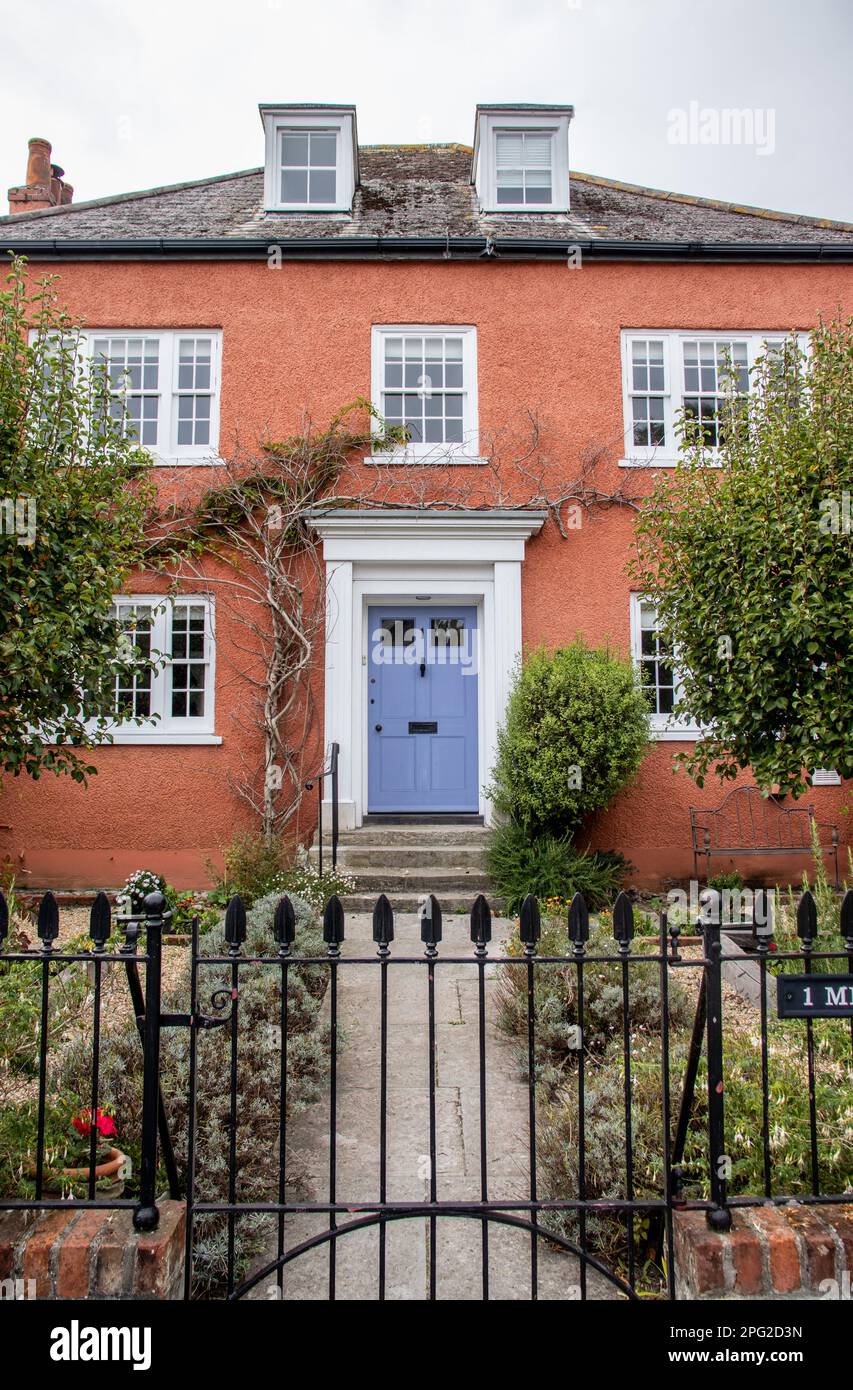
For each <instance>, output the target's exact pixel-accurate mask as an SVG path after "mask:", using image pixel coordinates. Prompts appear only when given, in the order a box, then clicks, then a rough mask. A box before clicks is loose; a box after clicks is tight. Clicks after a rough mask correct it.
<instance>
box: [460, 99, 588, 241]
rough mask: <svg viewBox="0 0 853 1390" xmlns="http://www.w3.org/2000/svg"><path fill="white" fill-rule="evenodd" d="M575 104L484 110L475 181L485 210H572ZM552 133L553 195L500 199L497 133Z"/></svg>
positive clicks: (477, 133) (477, 135)
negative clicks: (521, 200)
mask: <svg viewBox="0 0 853 1390" xmlns="http://www.w3.org/2000/svg"><path fill="white" fill-rule="evenodd" d="M573 114H574V113H573V110H572V108H571V107H559V108H557V109H555V110H547V109H546V110H539V111H536V110H533V111H513V109H512V108H511V107H507V108H505V109H493V110H480V109H479V108H478V115H477V127H476V131H475V136H474V146H475V150H474V160H473V171H474V173H475V177H474V182H475V183H476V186H477V192H478V194H479V198H480V206H481V210H482V211H483V212H485V213H488V214H489V216H493V215H498V216H500V214H502V213H504V214H506V213H508V214H510V215H511V216H513V217H515V216H518V215H519V214H523V215H524V216H526V217H536V216H540V215H541V214H542V213H554V212H558V213H563V214H567V213H568V211H569V124H570V121H571V119H572V115H573ZM528 131H529V132H530V133H531V134H535V135H550V137H551V199H550V201H549V202H547V203H499V202H498V200H497V140H496V139H495V136H496V135H497V134H517V133H521V134H526V133H527V132H528Z"/></svg>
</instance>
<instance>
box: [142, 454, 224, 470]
mask: <svg viewBox="0 0 853 1390" xmlns="http://www.w3.org/2000/svg"><path fill="white" fill-rule="evenodd" d="M224 462H225V460H224V459H223V458H221V457H220V456H219V454H191V455H187V454H152V455H151V466H152V467H153V468H221V467H222V465H223V464H224Z"/></svg>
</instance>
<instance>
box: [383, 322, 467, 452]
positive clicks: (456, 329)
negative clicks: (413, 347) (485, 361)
mask: <svg viewBox="0 0 853 1390" xmlns="http://www.w3.org/2000/svg"><path fill="white" fill-rule="evenodd" d="M406 336H410V337H431V338H438V337H448V338H451V337H452V338H461V339H462V383H463V384H462V387H461V389H460V391H459V392H458V393H457V392H456V391H455V390H454V392H453V394H461V395H462V398H463V399H462V442H461V443H459V444H454V443H450V444H447V443H442V444H437V443H426V442H418V441H416V440H410V441H409V443H408V444H406V445H405V446H403V445H401V446H400V447H399V448H398V449H394V450H391V451H390V452H388V451H386V452H382V451H379V452H376V453H372V454H370V455H369V456H368V458H367V459H366V460H365V462H368V463H397V464H401V463H420V464H424V465H426V466H428V465H430V464H433V465H435V466H436V467H443V466H444V465H446V464H472V463H474V464H479V463H482V462H483V460H482V459H481V458H480V456H479V448H480V432H479V401H478V391H477V329H476V327H475V326H474V325H473V324H456V323H451V324H442V323H429V324H414V323H392V324H387V323H383V324H374V325H373V327H372V329H371V344H370V361H371V372H370V378H371V400H372V401H373V404H374V406H375V408H376V410H378V411H379V414H380V415H382V397H383V394H384V393H385V341H386V339H387V338H399V337H402V338H405V337H406ZM401 391H402V394H405V391H404V390H403V388H401ZM380 432H381V426H380V423H379V421H378V420H371V433H372V434H379V433H380Z"/></svg>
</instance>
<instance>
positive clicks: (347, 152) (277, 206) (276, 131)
mask: <svg viewBox="0 0 853 1390" xmlns="http://www.w3.org/2000/svg"><path fill="white" fill-rule="evenodd" d="M260 111H261V119H262V121H263V123H264V131H265V137H266V160H265V166H264V207H265V209H266V211H267V212H290V213H299V214H300V215H301V216H302V217H309V218H310V217H311V216H313V214H315V213H318V212H319V213H329V212H345V213H351V212H352V200H353V195H354V193H355V186H356V181H357V166H356V154H355V150H354V142H355V139H356V134H355V108H354V107H346V108H341V107H335V108H324V107H322V106H321V107H317V108H312V109H303V110H288V109H287V108H278V107H268V106H261V108H260ZM286 131H287V132H293V133H295V134H300V133H308V132H310V131H321V132H322V133H323V134H328V135H335V137H336V142H337V143H336V147H335V149H336V157H337V163H336V170H335V172H336V178H335V199H334V201H333V202H331V203H292V202H286V201H285V200H284V199H283V198H282V196H281V171H282V162H281V158H282V137H283V135H284V133H285V132H286Z"/></svg>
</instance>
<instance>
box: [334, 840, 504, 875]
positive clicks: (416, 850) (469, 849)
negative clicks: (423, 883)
mask: <svg viewBox="0 0 853 1390" xmlns="http://www.w3.org/2000/svg"><path fill="white" fill-rule="evenodd" d="M331 853H332V851H331V846H330V845H325V844H324V846H323V862H324V865H328V864H330V863H331ZM449 855H450V856H452V858H453V862H454V863H455V864H459V865H462V866H464V867H465V868H466V869H469V868H472V869H483V870H485V865H486V847H485V845H457V844H455V843H454V844H452V845H451V844H447V843H445V844H440V845H439V844H427V845H422V844H409V843H406V844H396V843H395V844H384V845H364V844H361V843H359V844H346V845H338V867H339V868H340V869H342V870H343V871H344V872H345V873H349V872H350V871H352V872H353V873H355V872H360V871H361V870H362V869H372V868H374V867H375V866H376V865H384V864H387V865H388V866H389V868H390V867H393V868H400V869H402V868H411V867H414V868H418V867H421V866H423V867H429V866H431V865H435V866H436V867H441V866H442V865H446V864H447V859H448V856H449ZM310 856H311V862H312V863H313V864H316V863H317V860H318V858H319V853H318V850H317V848H316V846H312V848H311V851H310Z"/></svg>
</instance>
